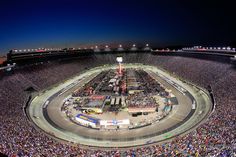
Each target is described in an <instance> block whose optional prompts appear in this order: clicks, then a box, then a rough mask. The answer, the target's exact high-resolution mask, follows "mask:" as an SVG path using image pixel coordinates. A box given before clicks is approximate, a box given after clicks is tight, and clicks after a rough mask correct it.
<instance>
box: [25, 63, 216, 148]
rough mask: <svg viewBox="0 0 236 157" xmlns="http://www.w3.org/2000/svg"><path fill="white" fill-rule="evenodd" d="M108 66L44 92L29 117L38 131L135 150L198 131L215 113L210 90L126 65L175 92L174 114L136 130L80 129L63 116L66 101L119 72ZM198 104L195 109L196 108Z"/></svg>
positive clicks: (150, 68) (153, 70)
mask: <svg viewBox="0 0 236 157" xmlns="http://www.w3.org/2000/svg"><path fill="white" fill-rule="evenodd" d="M116 66H117V65H105V66H101V67H96V68H93V69H90V70H88V71H85V72H84V73H82V74H79V75H78V76H76V77H74V78H71V79H69V80H67V81H65V82H62V83H61V84H59V85H57V86H55V87H53V88H51V89H48V90H45V91H43V92H40V93H39V94H38V95H37V96H35V97H34V98H33V99H32V101H31V103H30V106H29V108H28V109H29V116H30V117H31V120H32V121H33V123H34V124H35V126H36V127H37V128H40V129H41V130H43V131H44V132H45V133H46V134H48V135H49V136H51V137H54V138H56V139H60V140H63V141H68V142H72V143H78V144H82V145H88V146H95V147H132V146H139V145H145V144H150V143H156V142H163V141H166V140H170V139H171V138H174V137H175V136H177V135H181V134H185V133H187V132H188V131H190V130H192V129H194V128H195V127H196V126H197V125H199V124H200V123H201V122H202V121H203V120H205V119H206V118H207V117H208V115H209V114H210V112H211V109H212V105H213V104H212V103H211V100H210V97H209V95H208V93H207V91H206V90H204V89H202V88H200V87H197V86H195V85H192V84H190V83H188V82H187V81H182V80H180V79H178V78H175V77H173V76H172V75H171V74H169V73H168V72H165V71H163V70H160V69H158V68H157V67H153V66H148V65H142V64H125V65H124V68H141V69H143V70H145V71H146V72H148V73H149V74H150V76H152V77H153V78H155V79H156V80H157V81H158V82H160V83H161V84H162V85H164V86H165V88H167V89H169V90H171V91H172V93H173V94H174V95H175V96H176V98H177V100H178V105H174V106H173V109H172V111H171V113H170V114H169V115H168V116H167V117H165V118H164V119H163V120H161V121H159V122H155V123H152V124H151V125H148V126H146V127H142V128H138V129H132V130H118V131H101V130H95V129H89V128H86V127H83V126H80V125H77V124H75V123H73V122H71V120H70V119H69V118H68V117H67V116H66V114H65V113H63V112H61V106H62V103H63V100H64V99H65V98H67V97H68V96H69V95H70V94H71V93H72V92H73V91H74V90H75V89H77V88H79V87H82V86H83V85H84V84H85V83H87V82H89V81H90V80H91V79H93V78H94V77H95V76H97V75H98V74H99V73H100V72H101V71H104V70H108V69H111V68H112V69H115V68H116ZM193 102H195V105H193Z"/></svg>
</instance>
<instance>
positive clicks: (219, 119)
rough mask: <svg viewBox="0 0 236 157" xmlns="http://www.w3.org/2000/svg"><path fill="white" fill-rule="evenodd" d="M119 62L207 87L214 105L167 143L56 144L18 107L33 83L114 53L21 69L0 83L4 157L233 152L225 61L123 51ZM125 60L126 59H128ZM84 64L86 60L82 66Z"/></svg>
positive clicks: (234, 76)
mask: <svg viewBox="0 0 236 157" xmlns="http://www.w3.org/2000/svg"><path fill="white" fill-rule="evenodd" d="M123 58H124V61H125V62H141V63H145V64H152V65H155V66H158V67H160V68H163V69H165V70H168V71H169V72H171V73H172V74H173V75H177V76H178V77H181V78H184V79H186V80H188V81H191V82H193V83H195V84H197V85H199V86H202V87H207V86H208V85H211V87H212V90H213V94H214V96H215V99H216V106H215V109H214V112H213V113H212V114H211V116H210V117H209V118H208V119H207V120H206V121H205V122H204V123H203V124H201V125H200V126H199V127H198V128H197V129H196V130H193V131H191V132H190V133H188V134H186V135H183V136H178V137H176V138H174V139H173V140H172V141H170V142H165V143H163V144H152V145H149V146H142V147H140V148H127V149H117V148H114V149H109V150H108V149H102V148H88V147H83V146H80V145H75V144H68V143H64V142H59V141H56V140H54V139H53V138H50V137H48V136H46V135H45V134H44V133H42V132H41V131H39V130H37V129H35V128H34V127H33V126H32V124H31V123H30V122H29V121H28V120H27V117H26V115H25V113H24V112H23V106H24V104H25V103H26V101H27V100H28V96H29V92H28V91H25V89H27V88H29V87H33V88H34V89H35V90H43V89H45V88H48V87H50V86H51V85H54V84H56V83H59V82H61V81H63V80H64V79H66V78H68V77H71V76H73V75H76V74H78V73H79V72H81V71H83V70H84V69H86V68H90V67H94V66H97V65H102V64H104V63H111V61H112V60H113V62H114V61H115V55H114V56H113V55H104V56H94V57H93V58H87V59H80V60H79V61H78V60H77V61H71V62H66V63H57V62H55V63H46V64H45V63H44V64H40V65H34V66H27V67H22V68H21V69H18V70H15V72H14V73H13V74H11V75H8V76H4V77H1V81H0V89H1V91H0V124H1V125H0V133H1V135H0V152H2V153H3V154H7V155H8V156H17V155H18V156H34V157H37V156H40V157H41V156H42V157H43V156H63V157H73V156H81V157H83V156H84V157H85V156H92V157H98V156H107V157H112V156H113V157H119V156H130V157H133V156H181V157H182V156H213V155H215V156H235V155H236V137H235V135H236V127H235V126H236V124H235V122H236V117H235V115H236V105H235V104H236V90H235V89H236V81H235V80H236V69H235V68H233V66H232V65H230V64H226V63H219V62H213V61H208V60H200V59H193V58H184V57H174V56H152V55H147V54H145V55H144V56H142V55H135V54H130V56H129V54H126V55H125V56H124V57H123ZM129 59H130V60H129ZM88 63H89V64H88Z"/></svg>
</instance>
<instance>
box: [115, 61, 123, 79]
mask: <svg viewBox="0 0 236 157" xmlns="http://www.w3.org/2000/svg"><path fill="white" fill-rule="evenodd" d="M116 61H117V62H118V63H119V75H122V67H121V63H122V62H123V58H122V57H116Z"/></svg>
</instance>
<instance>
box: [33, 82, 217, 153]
mask: <svg viewBox="0 0 236 157" xmlns="http://www.w3.org/2000/svg"><path fill="white" fill-rule="evenodd" d="M185 82H186V81H185ZM199 89H200V88H199ZM62 90H63V89H61V90H59V91H58V92H56V93H55V94H53V95H52V96H50V97H49V98H48V99H47V100H52V99H53V98H55V97H56V96H57V95H58V94H59V93H61V91H62ZM205 92H206V91H205ZM206 94H207V95H208V93H206ZM186 95H188V97H189V98H190V99H191V101H192V102H193V101H194V100H195V98H194V97H193V96H192V94H191V93H190V92H189V91H187V92H186ZM208 96H209V95H208ZM50 102H51V101H50ZM195 102H196V108H197V106H198V104H197V101H195ZM49 104H50V103H49ZM213 105H214V104H213ZM47 107H48V106H46V107H45V108H43V110H42V111H43V116H44V118H45V119H46V120H47V122H48V123H49V124H50V125H51V126H53V127H54V128H56V129H58V130H60V131H67V130H66V129H64V128H61V127H59V126H58V125H57V124H55V123H54V122H53V121H52V120H51V119H50V118H49V115H48V112H47ZM211 108H213V107H211ZM195 112H196V109H191V111H190V113H188V115H187V116H186V117H185V118H184V120H183V121H181V122H178V123H177V124H174V125H173V126H171V127H170V128H168V129H164V130H161V131H159V132H155V133H152V134H148V135H144V136H137V137H131V138H125V139H112V138H109V141H111V142H118V141H120V142H122V141H137V140H142V139H146V140H147V138H150V137H154V136H157V135H162V134H164V133H167V132H170V131H172V130H174V129H176V128H179V127H181V126H182V125H183V124H184V123H186V122H187V121H188V120H189V119H190V118H191V117H192V116H193V115H194V113H195ZM210 112H211V110H210V111H208V113H207V114H205V116H204V117H202V118H201V120H198V122H197V123H196V122H195V124H194V125H193V126H191V127H190V128H188V129H187V130H185V131H181V133H177V134H175V135H174V136H170V137H166V138H165V139H162V140H158V141H154V142H150V143H144V144H140V145H139V144H136V145H130V146H124V147H123V148H128V147H137V146H142V145H149V144H152V143H158V142H163V141H167V140H169V139H172V138H174V137H176V136H178V135H182V134H184V133H186V132H188V131H189V130H191V129H193V128H195V127H197V126H198V125H199V124H200V123H201V122H202V121H203V120H204V119H206V117H208V115H209V113H210ZM29 117H30V119H31V121H33V119H32V117H31V116H30V115H29ZM33 123H34V125H36V126H37V128H40V129H41V130H43V131H44V132H46V131H45V130H44V129H42V128H41V127H40V126H38V125H37V124H35V122H34V121H33ZM150 125H151V124H150ZM144 127H145V126H144ZM141 128H142V127H141ZM88 129H91V128H88ZM46 134H47V135H49V136H51V137H54V138H56V139H60V140H63V141H66V142H71V141H69V140H66V139H63V138H61V137H58V136H55V135H53V134H50V133H48V132H46ZM79 136H80V137H82V138H86V139H93V140H96V141H107V139H103V138H97V137H96V138H95V137H89V136H84V135H79ZM80 144H81V145H84V146H91V147H104V148H114V147H108V146H96V145H89V144H83V143H80ZM115 147H117V146H115ZM118 147H119V148H122V146H118Z"/></svg>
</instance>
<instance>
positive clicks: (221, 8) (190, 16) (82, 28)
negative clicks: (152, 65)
mask: <svg viewBox="0 0 236 157" xmlns="http://www.w3.org/2000/svg"><path fill="white" fill-rule="evenodd" d="M164 1H165V0H162V1H158V0H155V1H154V0H153V1H150V0H145V1H141V0H140V1H138V0H136V1H135V0H131V1H128V0H109V1H108V0H107V1H105V0H97V1H95V0H94V1H92V0H64V1H62V0H48V1H46V0H31V1H26V0H19V1H18V0H1V1H0V20H1V22H0V53H5V52H7V51H8V50H10V49H14V48H16V49H24V48H26V49H27V48H39V47H61V48H62V47H77V46H80V45H84V44H94V45H95V44H98V45H99V44H109V43H143V44H145V43H150V45H151V46H153V47H163V46H173V45H183V46H190V45H209V46H235V37H236V31H235V28H236V25H235V22H236V16H235V15H236V12H235V7H234V5H233V4H232V2H231V3H230V2H228V1H227V0H224V1H221V2H219V1H216V0H215V1H208V2H204V1H192V0H186V1H183V0H178V1H177V0H176V1H174V0H173V1H168V2H167V1H165V2H164ZM206 1H207V0H206Z"/></svg>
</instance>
